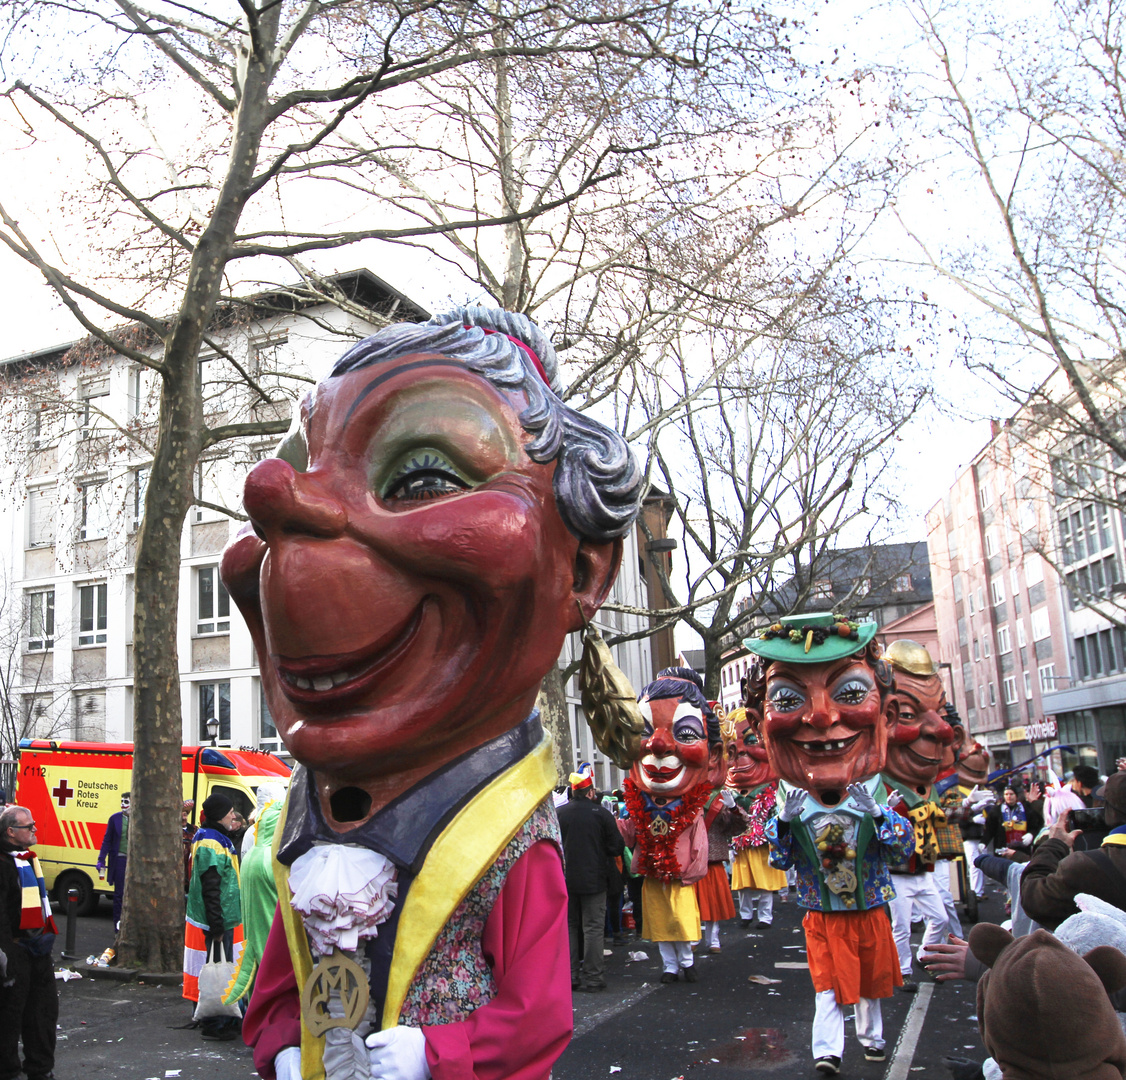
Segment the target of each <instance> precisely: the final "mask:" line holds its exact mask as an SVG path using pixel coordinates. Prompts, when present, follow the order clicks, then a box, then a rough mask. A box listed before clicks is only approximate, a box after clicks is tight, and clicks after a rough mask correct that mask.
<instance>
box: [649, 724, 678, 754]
mask: <svg viewBox="0 0 1126 1080" xmlns="http://www.w3.org/2000/svg"><path fill="white" fill-rule="evenodd" d="M644 749H645V751H646V752H647V753H650V754H656V755H657V756H658V757H665V756H666V755H668V754H671V753H673V752H674V751H675V750H676V742H675V740H674V739H673V737H672V734H671V733H670V732H669V731H667V730H666V729H665V728H657V730H656V731H654V732H653V734H652V735H651V736H650V737H649V739H648V740H647V741H646V743H645V748H644Z"/></svg>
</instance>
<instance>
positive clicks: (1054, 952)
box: [970, 923, 1126, 1080]
mask: <svg viewBox="0 0 1126 1080" xmlns="http://www.w3.org/2000/svg"><path fill="white" fill-rule="evenodd" d="M970 951H971V952H972V953H973V954H974V956H976V957H977V958H978V959H979V960H980V961H981V962H982V963H983V964H986V965H987V966H988V967H989V968H990V969H991V970H990V971H988V972H986V973H985V975H984V976H982V979H981V981H980V982H979V983H978V986H977V1016H978V1026H979V1027H980V1029H981V1037H982V1040H983V1041H984V1043H985V1048H986V1049H987V1050H988V1051H989V1053H990V1054H991V1055H992V1057H993V1059H994V1060H995V1061H996V1062H997V1064H998V1065H999V1066H1000V1067H1001V1075H1002V1076H1003V1077H1004V1078H1005V1080H1057V1078H1062V1077H1067V1078H1069V1080H1121V1078H1122V1077H1123V1076H1126V1035H1123V1032H1122V1026H1121V1024H1119V1022H1118V1014H1117V1013H1116V1012H1115V1011H1114V1006H1113V1005H1112V1004H1111V1002H1110V998H1109V996H1108V995H1109V994H1112V993H1114V992H1115V991H1117V990H1119V989H1121V988H1122V987H1123V986H1126V956H1124V955H1123V954H1122V953H1120V952H1119V951H1118V950H1117V949H1112V948H1111V947H1110V946H1108V945H1100V946H1099V947H1098V948H1095V949H1092V950H1091V951H1090V952H1088V953H1087V954H1086V955H1085V956H1078V955H1076V954H1075V953H1074V952H1072V951H1071V950H1070V949H1069V948H1068V947H1067V946H1066V945H1064V944H1063V942H1062V941H1060V940H1059V939H1058V938H1056V937H1055V936H1053V935H1052V934H1049V933H1048V931H1047V930H1035V931H1033V933H1031V934H1029V935H1028V936H1027V937H1022V938H1014V937H1013V936H1012V934H1010V933H1009V932H1008V930H1005V929H1003V928H1002V927H1000V926H994V925H993V924H992V923H978V925H977V926H975V927H974V928H973V930H972V931H970Z"/></svg>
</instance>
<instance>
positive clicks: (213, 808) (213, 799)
mask: <svg viewBox="0 0 1126 1080" xmlns="http://www.w3.org/2000/svg"><path fill="white" fill-rule="evenodd" d="M234 808H235V804H234V803H233V802H231V800H230V799H228V798H227V796H226V795H220V794H219V793H218V792H215V794H213V795H208V796H207V798H206V799H204V800H203V816H204V818H205V819H206V821H207V822H208V824H210V825H214V824H215V823H216V822H218V821H221V820H222V819H223V818H225V817H226V816H227V815H228V814H229V813H230V812H231V811H232V810H233V809H234Z"/></svg>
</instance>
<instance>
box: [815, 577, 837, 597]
mask: <svg viewBox="0 0 1126 1080" xmlns="http://www.w3.org/2000/svg"><path fill="white" fill-rule="evenodd" d="M811 595H812V597H813V599H814V600H828V599H830V598H831V597H832V595H833V583H832V581H830V580H829V578H818V579H817V580H816V581H815V582H814V583H813V591H812V593H811Z"/></svg>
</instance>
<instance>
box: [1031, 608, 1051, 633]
mask: <svg viewBox="0 0 1126 1080" xmlns="http://www.w3.org/2000/svg"><path fill="white" fill-rule="evenodd" d="M1051 636H1052V624H1051V622H1050V620H1049V618H1048V609H1047V608H1046V607H1042V608H1037V609H1036V610H1035V611H1034V612H1033V613H1032V640H1033V641H1043V640H1044V638H1048V637H1051Z"/></svg>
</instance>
